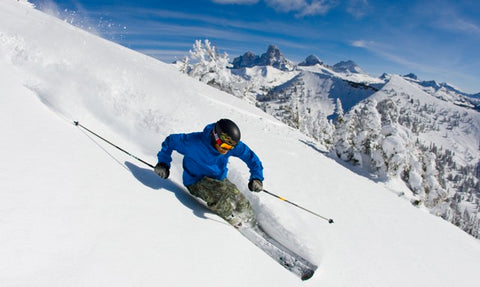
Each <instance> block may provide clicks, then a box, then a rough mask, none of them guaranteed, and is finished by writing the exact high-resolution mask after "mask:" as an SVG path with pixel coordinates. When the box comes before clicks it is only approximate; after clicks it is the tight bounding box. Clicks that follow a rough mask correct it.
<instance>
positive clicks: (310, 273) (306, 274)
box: [301, 270, 315, 281]
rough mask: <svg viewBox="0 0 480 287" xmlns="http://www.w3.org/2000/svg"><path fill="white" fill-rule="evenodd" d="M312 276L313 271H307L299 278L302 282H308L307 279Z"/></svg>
mask: <svg viewBox="0 0 480 287" xmlns="http://www.w3.org/2000/svg"><path fill="white" fill-rule="evenodd" d="M313 274H315V271H314V270H308V271H307V272H305V273H304V274H302V277H301V279H302V281H305V280H308V279H310V278H312V276H313Z"/></svg>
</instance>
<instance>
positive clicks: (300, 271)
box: [237, 224, 317, 280]
mask: <svg viewBox="0 0 480 287" xmlns="http://www.w3.org/2000/svg"><path fill="white" fill-rule="evenodd" d="M237 230H238V231H239V232H240V233H241V234H242V235H243V236H244V237H245V238H247V239H248V240H249V241H250V242H252V243H253V244H255V245H256V246H257V247H258V248H260V249H262V250H263V251H264V252H265V253H266V254H267V255H268V256H270V257H271V258H272V259H274V260H275V261H277V262H278V263H279V264H280V265H282V266H283V267H285V268H286V269H287V270H289V271H290V272H292V273H294V274H295V275H297V276H298V277H300V279H302V280H308V279H310V278H311V277H312V276H313V274H314V273H315V270H316V269H317V266H316V265H314V264H313V263H311V262H309V261H308V260H306V259H305V258H303V257H301V256H300V255H298V254H296V253H295V252H293V251H292V250H290V249H289V248H287V247H285V246H284V245H283V244H281V243H280V242H278V241H277V240H275V239H274V238H273V237H271V236H270V235H268V234H267V233H266V232H265V231H264V230H263V229H262V227H261V226H259V225H258V224H253V225H249V226H245V227H243V226H242V227H239V228H237Z"/></svg>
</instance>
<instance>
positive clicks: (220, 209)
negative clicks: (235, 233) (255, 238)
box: [187, 177, 255, 225]
mask: <svg viewBox="0 0 480 287" xmlns="http://www.w3.org/2000/svg"><path fill="white" fill-rule="evenodd" d="M187 189H188V191H190V193H191V194H192V195H194V196H196V197H199V198H201V199H202V200H203V201H205V202H206V204H207V206H208V208H209V209H210V210H212V211H213V212H215V213H216V214H218V215H219V216H220V217H222V218H223V219H225V220H226V221H228V222H229V223H231V224H232V225H236V223H233V221H235V222H238V220H241V221H242V222H252V221H253V220H254V219H255V215H254V212H253V209H252V206H251V205H250V202H249V201H248V199H247V198H246V197H245V196H244V195H243V194H242V193H241V192H240V191H239V190H238V188H237V187H236V186H235V184H233V183H231V182H230V181H229V180H228V179H226V178H225V179H223V180H217V179H213V178H209V177H204V178H202V179H201V180H199V181H198V182H196V183H194V184H192V185H189V186H187ZM232 219H233V220H232Z"/></svg>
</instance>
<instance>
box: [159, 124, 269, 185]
mask: <svg viewBox="0 0 480 287" xmlns="http://www.w3.org/2000/svg"><path fill="white" fill-rule="evenodd" d="M214 127H215V123H213V124H209V125H207V126H206V127H205V128H204V130H203V132H195V133H189V134H171V135H169V136H168V137H167V138H166V139H165V140H164V141H163V143H162V149H161V150H160V151H159V152H158V154H157V158H158V162H159V163H160V162H163V163H165V164H167V165H168V166H169V167H170V163H171V162H172V152H173V151H174V150H175V151H177V152H178V153H180V154H182V155H183V156H184V157H183V184H184V185H185V186H189V185H191V184H194V183H196V182H197V181H199V180H200V179H202V178H203V177H205V176H206V177H210V178H214V179H218V180H222V179H224V178H226V177H227V172H228V168H227V163H228V159H229V157H231V156H235V157H238V158H240V159H241V160H243V161H244V162H245V163H246V164H247V166H248V168H249V169H250V180H251V179H254V178H256V179H259V180H262V181H263V166H262V162H261V161H260V159H259V158H258V156H257V155H256V154H255V153H254V152H253V151H252V150H251V149H250V148H249V147H248V146H247V145H246V144H245V143H243V142H242V141H240V142H239V143H238V144H237V145H236V146H235V148H234V149H232V150H230V151H228V152H227V154H225V155H223V154H220V153H219V152H218V151H217V150H216V149H215V147H214V146H213V145H212V141H211V138H210V134H211V132H212V130H213V128H214Z"/></svg>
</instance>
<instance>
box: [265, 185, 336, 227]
mask: <svg viewBox="0 0 480 287" xmlns="http://www.w3.org/2000/svg"><path fill="white" fill-rule="evenodd" d="M262 191H263V192H265V193H267V194H270V195H271V196H273V197H276V198H278V199H280V200H282V201H285V202H286V203H290V204H291V205H293V206H296V207H298V208H300V209H303V210H305V211H307V212H310V213H311V214H313V215H315V216H318V217H320V218H321V219H323V220H326V221H328V223H330V224H332V223H333V219H331V218H326V217H323V216H321V215H320V214H317V213H315V212H313V211H310V210H308V209H306V208H304V207H301V206H300V205H298V204H296V203H293V202H291V201H289V200H287V199H286V198H283V197H281V196H278V195H276V194H274V193H271V192H269V191H267V190H265V189H263V190H262Z"/></svg>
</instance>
